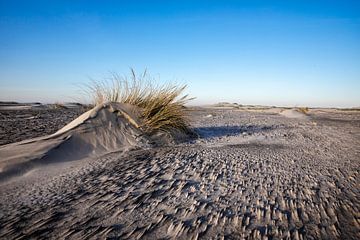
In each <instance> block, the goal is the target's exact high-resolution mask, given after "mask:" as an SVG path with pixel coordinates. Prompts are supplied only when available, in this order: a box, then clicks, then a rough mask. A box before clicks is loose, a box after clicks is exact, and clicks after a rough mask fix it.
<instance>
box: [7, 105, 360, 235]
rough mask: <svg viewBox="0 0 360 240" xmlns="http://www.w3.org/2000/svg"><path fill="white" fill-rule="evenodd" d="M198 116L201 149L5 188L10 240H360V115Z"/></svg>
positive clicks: (79, 168)
mask: <svg viewBox="0 0 360 240" xmlns="http://www.w3.org/2000/svg"><path fill="white" fill-rule="evenodd" d="M191 115H192V125H193V128H194V129H195V130H196V131H197V132H198V133H199V134H200V138H198V139H195V140H191V141H188V142H185V143H179V144H170V145H168V146H164V147H156V148H153V147H148V146H146V147H145V145H144V147H142V148H141V149H135V150H130V151H129V152H127V151H124V150H123V151H120V152H112V153H109V154H105V155H103V156H102V157H94V156H93V157H88V158H84V159H82V160H73V161H56V163H53V162H49V163H46V164H43V165H41V166H40V167H34V168H32V169H31V170H29V171H27V172H26V173H25V175H23V176H21V177H13V178H11V179H7V180H6V181H5V180H4V181H2V182H1V183H0V184H1V186H0V210H1V211H0V238H4V239H14V238H24V239H28V238H52V239H59V238H65V237H69V238H71V239H79V238H94V239H97V238H105V237H107V238H120V239H138V238H142V239H159V238H161V239H172V238H177V239H196V238H200V239H223V238H226V239H244V238H245V239H260V238H263V239H267V238H268V239H277V238H292V239H358V238H360V233H359V232H360V214H359V213H360V176H359V171H360V113H359V112H342V111H322V110H311V113H310V115H309V116H305V117H299V116H296V117H294V116H293V115H294V113H293V112H288V113H286V114H281V113H280V112H279V111H277V110H276V111H275V110H274V111H251V112H250V111H243V110H237V109H211V108H206V109H201V108H195V109H193V110H192V113H191ZM295 115H297V114H295Z"/></svg>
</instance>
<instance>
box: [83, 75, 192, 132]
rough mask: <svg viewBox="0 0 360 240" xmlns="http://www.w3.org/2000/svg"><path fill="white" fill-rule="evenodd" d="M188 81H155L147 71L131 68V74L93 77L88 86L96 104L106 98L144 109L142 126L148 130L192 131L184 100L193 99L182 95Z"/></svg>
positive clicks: (107, 100) (109, 100) (105, 100)
mask: <svg viewBox="0 0 360 240" xmlns="http://www.w3.org/2000/svg"><path fill="white" fill-rule="evenodd" d="M185 89H186V85H176V84H170V83H167V84H163V85H157V84H154V83H153V81H152V79H151V78H149V77H148V75H147V72H146V71H144V73H142V74H141V75H137V74H136V73H135V71H134V70H133V69H131V75H130V78H127V77H121V76H119V75H118V74H116V73H112V74H111V78H110V79H109V80H107V81H94V80H92V82H91V84H90V85H89V86H88V90H89V91H88V92H89V93H90V94H91V96H92V99H93V101H94V104H102V103H104V102H121V103H128V104H131V105H135V106H137V107H139V108H140V109H141V111H142V113H141V114H142V118H143V122H144V124H143V126H142V128H143V129H144V130H145V131H146V132H149V133H153V132H156V131H166V132H168V131H171V130H180V131H183V132H188V131H189V127H188V126H189V121H188V117H187V111H186V107H185V104H186V103H187V102H188V101H190V100H192V99H193V98H189V97H188V95H183V92H184V91H185Z"/></svg>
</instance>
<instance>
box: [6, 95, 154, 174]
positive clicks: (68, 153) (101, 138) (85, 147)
mask: <svg viewBox="0 0 360 240" xmlns="http://www.w3.org/2000/svg"><path fill="white" fill-rule="evenodd" d="M139 113H140V111H139V109H137V108H136V107H134V106H132V105H128V104H122V103H113V102H112V103H105V104H102V105H98V106H96V107H95V108H93V109H91V110H89V111H87V112H85V113H84V114H82V115H81V116H79V117H78V118H77V119H75V120H73V121H72V122H70V123H69V124H68V125H66V126H65V127H63V128H62V129H60V130H59V131H57V132H56V133H54V134H51V135H48V136H44V137H38V138H34V139H30V140H25V141H21V142H17V143H12V144H7V145H4V146H1V147H0V180H2V179H6V178H9V177H11V176H14V175H21V174H24V173H26V172H27V171H29V170H31V169H32V168H35V167H39V166H41V165H43V164H49V163H52V162H62V161H71V160H77V159H82V158H85V157H91V156H99V155H101V154H105V153H109V152H114V151H126V150H129V149H131V148H136V147H149V146H151V140H150V139H149V138H148V137H147V136H146V135H145V134H143V131H141V129H140V125H141V120H140V118H139Z"/></svg>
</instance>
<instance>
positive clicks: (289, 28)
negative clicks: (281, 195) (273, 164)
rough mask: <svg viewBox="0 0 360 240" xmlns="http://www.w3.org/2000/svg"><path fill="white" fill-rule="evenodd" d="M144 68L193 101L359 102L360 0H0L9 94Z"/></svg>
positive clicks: (54, 96)
mask: <svg viewBox="0 0 360 240" xmlns="http://www.w3.org/2000/svg"><path fill="white" fill-rule="evenodd" d="M129 67H133V68H135V69H136V70H137V71H139V72H141V71H143V70H144V69H145V68H147V69H148V70H149V72H150V73H151V74H152V75H153V76H155V77H157V78H158V79H159V81H160V82H164V81H176V82H181V83H186V84H188V92H189V93H190V94H191V95H192V96H195V97H197V99H196V101H194V104H205V103H215V102H219V101H228V102H238V103H243V104H264V105H287V106H323V107H353V106H360V93H359V92H360V2H359V1H348V0H341V1H340V0H339V1H331V0H326V1H325V0H318V1H307V0H302V1H297V0H292V1H275V0H274V1H270V0H264V1H257V0H252V1H250V0H249V1H211V0H209V1H195V0H194V1H187V0H183V1H65V0H64V1H16V0H15V1H10V0H9V1H4V0H1V1H0V100H14V101H41V102H54V101H73V100H76V99H77V95H78V93H79V88H80V87H79V86H81V85H82V84H84V83H87V82H88V81H89V78H94V79H100V80H101V79H102V78H105V77H107V76H108V75H109V71H115V72H118V73H120V74H127V73H129Z"/></svg>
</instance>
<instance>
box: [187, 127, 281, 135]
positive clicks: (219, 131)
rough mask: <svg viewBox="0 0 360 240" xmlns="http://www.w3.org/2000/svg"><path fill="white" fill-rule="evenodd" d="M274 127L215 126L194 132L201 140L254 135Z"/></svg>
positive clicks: (197, 129)
mask: <svg viewBox="0 0 360 240" xmlns="http://www.w3.org/2000/svg"><path fill="white" fill-rule="evenodd" d="M274 128H275V127H273V126H252V125H250V126H215V127H199V128H193V130H194V131H195V132H196V133H197V134H198V135H199V138H214V137H228V136H236V135H241V134H250V135H251V134H254V133H258V132H265V131H270V130H272V129H274Z"/></svg>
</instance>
